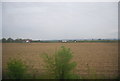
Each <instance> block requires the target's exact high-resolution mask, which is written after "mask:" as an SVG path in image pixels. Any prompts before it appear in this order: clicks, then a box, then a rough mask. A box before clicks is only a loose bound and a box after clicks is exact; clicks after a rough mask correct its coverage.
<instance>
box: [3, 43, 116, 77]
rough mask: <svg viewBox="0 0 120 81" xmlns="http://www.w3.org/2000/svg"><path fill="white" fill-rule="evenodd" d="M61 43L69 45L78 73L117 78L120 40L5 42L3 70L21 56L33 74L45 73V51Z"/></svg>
mask: <svg viewBox="0 0 120 81" xmlns="http://www.w3.org/2000/svg"><path fill="white" fill-rule="evenodd" d="M61 46H65V47H67V48H70V49H71V51H72V52H73V55H74V57H73V60H74V61H76V62H77V67H76V68H75V71H74V72H75V73H77V74H80V75H81V76H86V75H91V77H92V75H94V74H95V75H99V76H102V77H103V75H104V76H107V77H111V78H115V77H116V76H117V72H118V44H117V43H3V49H2V50H3V53H2V58H3V61H2V63H3V72H5V68H6V63H7V62H8V60H9V58H20V59H22V60H23V61H25V62H26V64H27V65H29V67H30V68H32V69H34V70H30V71H31V72H32V73H35V74H41V73H43V72H44V67H42V66H43V64H44V63H43V61H42V58H41V56H42V54H44V53H48V54H54V53H55V51H57V50H58V49H59V48H60V47H61Z"/></svg>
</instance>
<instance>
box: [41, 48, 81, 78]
mask: <svg viewBox="0 0 120 81" xmlns="http://www.w3.org/2000/svg"><path fill="white" fill-rule="evenodd" d="M61 48H62V49H60V50H58V52H56V53H55V54H54V55H52V56H49V55H48V54H43V56H44V57H43V59H44V62H45V63H46V66H45V68H46V69H47V72H48V74H49V76H50V77H52V78H53V79H79V76H77V75H75V74H74V73H73V72H72V70H73V69H74V68H75V67H76V65H77V64H76V62H71V59H72V57H73V55H72V52H71V51H70V49H69V48H68V49H67V48H65V47H64V46H62V47H61Z"/></svg>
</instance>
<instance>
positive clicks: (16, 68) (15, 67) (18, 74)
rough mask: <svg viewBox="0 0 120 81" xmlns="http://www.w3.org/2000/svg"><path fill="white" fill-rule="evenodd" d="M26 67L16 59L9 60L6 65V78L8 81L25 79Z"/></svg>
mask: <svg viewBox="0 0 120 81" xmlns="http://www.w3.org/2000/svg"><path fill="white" fill-rule="evenodd" d="M26 72H27V66H26V65H25V64H24V63H23V62H22V61H21V60H17V59H10V61H9V62H8V63H7V76H8V78H9V79H25V78H26V75H27V74H26Z"/></svg>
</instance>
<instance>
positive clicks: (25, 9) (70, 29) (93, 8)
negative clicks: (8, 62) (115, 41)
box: [2, 2, 118, 40]
mask: <svg viewBox="0 0 120 81" xmlns="http://www.w3.org/2000/svg"><path fill="white" fill-rule="evenodd" d="M2 14H3V15H2V34H3V35H2V36H3V37H6V38H8V37H11V38H30V39H41V40H49V39H50V40H51V39H92V38H93V39H94V38H95V39H98V38H102V39H107V38H118V3H117V2H103V3H102V2H101V3H99V2H90V3H89V2H56V3H52V2H18V3H17V2H4V3H2Z"/></svg>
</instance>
